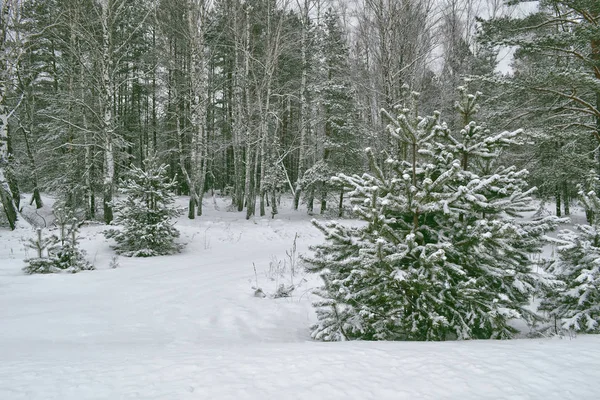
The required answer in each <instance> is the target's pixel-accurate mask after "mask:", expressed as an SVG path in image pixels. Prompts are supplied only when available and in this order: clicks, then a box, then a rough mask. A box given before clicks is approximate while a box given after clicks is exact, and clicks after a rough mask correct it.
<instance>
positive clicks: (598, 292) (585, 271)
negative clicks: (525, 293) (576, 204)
mask: <svg viewBox="0 0 600 400" xmlns="http://www.w3.org/2000/svg"><path fill="white" fill-rule="evenodd" d="M599 184H600V180H599V179H598V178H597V176H596V173H595V172H594V171H592V172H591V174H590V175H589V176H588V183H587V188H586V189H587V190H584V188H583V187H582V188H581V190H580V192H579V196H580V198H581V201H582V203H583V205H584V206H585V208H586V210H591V211H593V213H592V215H594V216H595V217H596V218H593V219H592V221H591V224H590V225H577V226H576V231H571V230H563V231H561V232H560V233H559V235H558V242H559V247H558V259H557V260H556V261H554V262H553V263H552V264H550V266H549V271H550V272H552V273H554V274H555V275H556V276H557V277H558V278H559V280H560V281H561V282H562V283H563V287H562V290H560V291H557V292H551V293H549V295H548V296H547V299H546V300H545V301H544V302H543V303H542V306H541V308H542V309H543V310H546V311H548V312H549V314H550V315H551V316H552V317H554V318H555V320H556V322H558V321H560V327H561V328H562V329H567V330H574V331H576V332H587V333H600V227H599V226H598V225H599V223H600V221H598V218H597V216H598V215H599V214H598V212H600V198H598V196H597V195H596V192H595V188H597V187H598V185H599ZM557 328H558V326H557Z"/></svg>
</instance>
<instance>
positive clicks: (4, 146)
mask: <svg viewBox="0 0 600 400" xmlns="http://www.w3.org/2000/svg"><path fill="white" fill-rule="evenodd" d="M15 6H16V4H14V2H12V1H3V2H2V3H0V203H1V204H2V208H3V210H4V214H6V217H7V219H8V224H9V226H10V229H15V227H16V222H17V212H18V209H17V207H16V205H15V203H14V198H13V193H12V191H11V189H10V185H9V184H8V179H7V176H6V175H7V167H8V159H9V155H10V154H9V149H8V120H9V118H10V115H9V110H8V105H7V104H6V102H7V94H8V91H9V87H10V83H11V82H12V76H11V71H12V63H11V60H10V59H11V52H10V49H9V47H8V45H7V37H8V35H9V30H10V24H11V18H12V16H13V12H14V7H15Z"/></svg>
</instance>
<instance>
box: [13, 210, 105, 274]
mask: <svg viewBox="0 0 600 400" xmlns="http://www.w3.org/2000/svg"><path fill="white" fill-rule="evenodd" d="M54 216H55V222H56V225H57V228H58V232H59V235H58V236H57V235H50V236H49V237H43V235H42V229H41V228H38V229H37V232H36V238H35V239H30V240H29V243H28V245H27V246H28V247H29V248H32V249H35V250H36V253H37V257H34V258H30V259H26V260H25V262H26V263H27V265H26V266H25V267H24V268H23V271H24V272H25V273H27V274H49V273H56V272H71V273H76V272H79V271H85V270H93V269H94V266H93V265H92V264H90V262H89V261H87V260H86V258H85V254H86V253H85V251H84V250H82V249H80V248H79V220H78V219H77V218H75V217H73V216H72V214H70V213H68V212H65V211H64V210H62V209H60V208H57V209H55V210H54Z"/></svg>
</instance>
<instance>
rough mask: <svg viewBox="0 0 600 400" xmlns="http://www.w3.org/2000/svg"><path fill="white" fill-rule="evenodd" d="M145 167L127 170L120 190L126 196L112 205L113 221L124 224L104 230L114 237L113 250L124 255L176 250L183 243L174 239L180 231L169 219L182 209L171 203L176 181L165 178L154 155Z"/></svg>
mask: <svg viewBox="0 0 600 400" xmlns="http://www.w3.org/2000/svg"><path fill="white" fill-rule="evenodd" d="M144 166H145V169H141V168H138V167H135V166H132V168H131V169H130V170H129V171H128V173H127V176H126V178H125V179H124V180H123V182H122V184H121V189H120V192H121V193H122V194H123V195H124V196H125V199H124V200H122V201H119V202H118V203H116V204H115V211H116V215H117V216H116V219H115V224H117V225H122V226H123V227H122V229H110V230H107V231H106V232H105V236H106V237H108V238H113V239H114V240H115V241H116V242H117V244H116V246H115V247H114V248H115V250H116V252H117V253H118V254H122V255H124V256H127V257H152V256H159V255H167V254H173V253H176V252H178V251H179V250H180V249H181V247H182V246H181V244H179V243H176V241H175V239H176V238H177V237H179V231H178V230H177V229H176V228H175V227H174V226H173V221H172V220H173V218H175V217H177V216H178V215H179V214H180V212H181V211H180V209H179V208H177V207H176V206H175V205H174V201H175V199H174V195H173V192H172V190H173V189H174V187H175V181H174V180H171V181H169V180H168V178H167V171H166V168H167V166H166V165H165V164H162V165H159V164H158V162H157V160H156V158H148V159H147V160H146V161H145V162H144Z"/></svg>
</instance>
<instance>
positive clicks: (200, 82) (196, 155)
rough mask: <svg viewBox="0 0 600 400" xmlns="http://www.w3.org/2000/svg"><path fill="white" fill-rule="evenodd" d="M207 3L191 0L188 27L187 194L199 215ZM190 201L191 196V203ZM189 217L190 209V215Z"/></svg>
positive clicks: (203, 176) (205, 150)
mask: <svg viewBox="0 0 600 400" xmlns="http://www.w3.org/2000/svg"><path fill="white" fill-rule="evenodd" d="M207 17H208V15H207V4H206V1H205V0H190V9H189V13H188V24H189V26H188V28H189V33H190V39H191V40H190V45H191V76H190V80H191V92H192V104H191V107H192V109H191V120H192V121H191V122H192V143H191V164H192V165H191V176H190V178H191V180H192V185H191V186H190V197H193V198H195V201H196V206H197V208H196V214H197V215H198V216H200V215H202V199H203V197H204V183H205V179H206V172H207V167H208V160H207V156H208V143H207V139H208V138H207V126H206V113H207V105H208V82H207V81H208V64H207V60H206V57H207V54H206V53H207V49H206V45H205V40H204V35H205V30H206V26H205V25H206V19H207ZM191 202H192V200H191V199H190V204H191ZM189 217H190V218H193V217H192V212H191V211H190V214H189Z"/></svg>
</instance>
